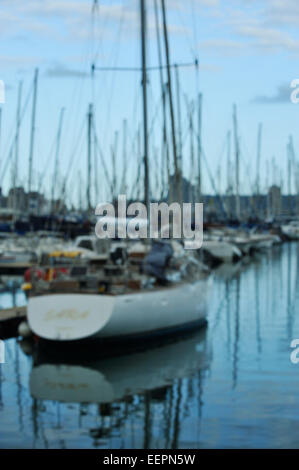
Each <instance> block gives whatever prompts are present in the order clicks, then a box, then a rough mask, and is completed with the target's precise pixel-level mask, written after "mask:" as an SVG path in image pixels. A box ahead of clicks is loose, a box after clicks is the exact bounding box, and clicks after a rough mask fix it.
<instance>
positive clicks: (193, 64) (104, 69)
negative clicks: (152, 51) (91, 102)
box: [93, 60, 198, 72]
mask: <svg viewBox="0 0 299 470" xmlns="http://www.w3.org/2000/svg"><path fill="white" fill-rule="evenodd" d="M175 67H179V68H184V67H198V63H197V60H195V61H194V62H182V63H180V64H170V65H169V68H175ZM93 68H94V70H95V71H97V72H141V71H142V68H140V67H97V66H96V65H94V67H93ZM163 69H167V65H151V66H149V67H147V68H146V70H147V71H148V72H151V71H155V70H163Z"/></svg>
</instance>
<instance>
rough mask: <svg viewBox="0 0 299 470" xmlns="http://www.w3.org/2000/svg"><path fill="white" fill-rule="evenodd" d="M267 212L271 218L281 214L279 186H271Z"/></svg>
mask: <svg viewBox="0 0 299 470" xmlns="http://www.w3.org/2000/svg"><path fill="white" fill-rule="evenodd" d="M268 211H269V214H268V215H270V216H271V217H278V216H279V215H280V214H281V190H280V187H279V186H276V185H273V186H271V187H270V188H269V191H268Z"/></svg>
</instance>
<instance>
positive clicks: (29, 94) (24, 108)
mask: <svg viewBox="0 0 299 470" xmlns="http://www.w3.org/2000/svg"><path fill="white" fill-rule="evenodd" d="M32 91H33V86H32V87H31V88H30V90H29V92H28V95H27V98H26V100H25V104H24V106H23V109H22V111H21V113H20V119H19V127H20V126H21V123H22V121H23V117H24V114H25V111H26V109H27V106H28V104H29V100H30V98H31V94H32ZM17 132H18V131H16V133H15V135H14V138H13V141H12V143H11V146H10V149H9V152H8V156H7V159H6V161H5V164H4V168H3V172H2V175H1V179H0V184H1V185H2V182H3V178H4V176H5V174H6V170H7V167H8V164H9V162H10V159H11V158H12V155H13V147H14V145H15V141H16V138H17Z"/></svg>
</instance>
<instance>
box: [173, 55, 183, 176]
mask: <svg viewBox="0 0 299 470" xmlns="http://www.w3.org/2000/svg"><path fill="white" fill-rule="evenodd" d="M174 68H175V77H176V94H177V117H178V160H179V168H180V171H182V168H183V165H182V161H183V145H182V113H181V91H180V89H181V87H180V74H179V67H178V65H177V64H175V66H174Z"/></svg>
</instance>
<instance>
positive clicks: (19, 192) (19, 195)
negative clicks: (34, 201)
mask: <svg viewBox="0 0 299 470" xmlns="http://www.w3.org/2000/svg"><path fill="white" fill-rule="evenodd" d="M7 206H8V208H9V209H14V210H16V211H21V212H24V211H26V210H27V195H26V193H25V191H24V188H23V187H22V186H19V187H15V188H11V189H10V190H9V192H8V198H7Z"/></svg>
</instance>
